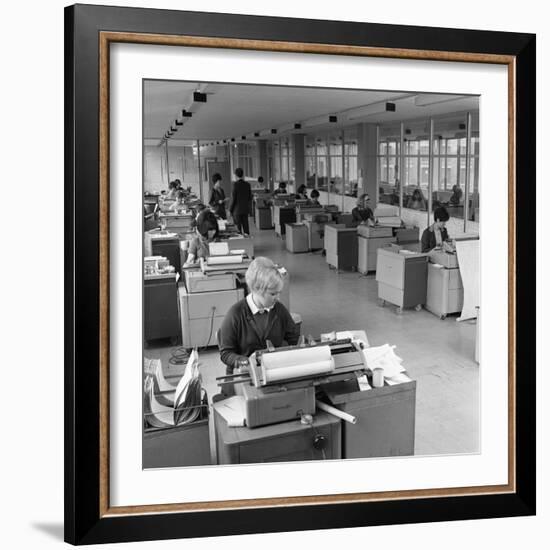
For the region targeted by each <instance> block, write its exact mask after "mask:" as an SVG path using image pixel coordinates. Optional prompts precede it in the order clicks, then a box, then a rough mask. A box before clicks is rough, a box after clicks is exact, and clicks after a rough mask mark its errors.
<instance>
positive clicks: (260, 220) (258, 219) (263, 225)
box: [254, 206, 273, 229]
mask: <svg viewBox="0 0 550 550" xmlns="http://www.w3.org/2000/svg"><path fill="white" fill-rule="evenodd" d="M254 221H255V223H256V227H257V228H258V229H272V228H273V221H272V220H271V208H270V207H269V206H265V207H259V206H256V216H255V218H254Z"/></svg>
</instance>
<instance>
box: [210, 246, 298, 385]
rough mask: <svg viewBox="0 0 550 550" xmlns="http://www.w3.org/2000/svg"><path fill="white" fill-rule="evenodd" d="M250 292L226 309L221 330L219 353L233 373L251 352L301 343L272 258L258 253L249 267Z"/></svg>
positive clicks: (281, 278)
mask: <svg viewBox="0 0 550 550" xmlns="http://www.w3.org/2000/svg"><path fill="white" fill-rule="evenodd" d="M246 284H247V285H248V289H249V291H250V294H248V296H247V297H246V298H244V299H243V300H240V301H239V302H237V303H236V304H234V305H233V306H232V307H231V309H230V310H229V311H228V312H227V314H226V316H225V318H224V320H223V323H222V326H221V328H220V331H219V333H218V347H219V348H220V357H221V360H222V362H223V363H225V365H226V367H227V368H226V372H227V374H232V373H233V370H234V369H235V367H237V366H238V364H239V361H243V360H244V361H248V358H249V356H250V355H252V353H254V352H255V351H257V350H260V349H265V348H266V341H267V340H270V341H271V343H272V344H273V345H274V346H275V347H280V346H282V345H283V342H286V343H287V344H289V345H294V344H297V343H298V338H299V337H300V333H299V329H298V327H297V326H296V324H295V323H294V321H293V320H292V317H291V315H290V313H289V312H288V310H287V309H286V307H285V306H284V305H283V304H281V303H279V302H278V301H277V300H278V298H279V294H280V293H281V290H282V289H283V276H282V275H281V274H280V273H279V270H278V268H277V267H276V266H275V264H274V263H273V262H272V261H271V260H270V259H269V258H264V257H261V256H260V257H258V258H256V259H255V260H254V261H252V263H251V264H250V266H249V267H248V270H247V271H246Z"/></svg>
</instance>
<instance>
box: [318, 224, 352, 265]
mask: <svg viewBox="0 0 550 550" xmlns="http://www.w3.org/2000/svg"><path fill="white" fill-rule="evenodd" d="M325 250H326V254H327V255H326V260H327V263H328V264H329V265H330V266H332V267H335V268H336V269H346V270H351V269H355V268H356V267H357V259H358V257H357V229H356V228H355V227H351V228H348V227H346V226H345V225H342V224H327V225H325Z"/></svg>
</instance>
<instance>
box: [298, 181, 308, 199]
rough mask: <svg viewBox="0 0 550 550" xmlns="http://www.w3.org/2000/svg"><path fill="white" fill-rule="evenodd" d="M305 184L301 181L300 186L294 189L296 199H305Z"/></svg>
mask: <svg viewBox="0 0 550 550" xmlns="http://www.w3.org/2000/svg"><path fill="white" fill-rule="evenodd" d="M306 189H307V188H306V186H305V185H304V184H303V183H302V185H300V187H298V189H297V190H296V198H297V199H298V200H305V199H307V190H306Z"/></svg>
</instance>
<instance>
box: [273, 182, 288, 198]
mask: <svg viewBox="0 0 550 550" xmlns="http://www.w3.org/2000/svg"><path fill="white" fill-rule="evenodd" d="M286 194H287V190H286V181H281V182H279V187H277V189H275V191H273V196H274V197H276V196H277V195H286Z"/></svg>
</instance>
